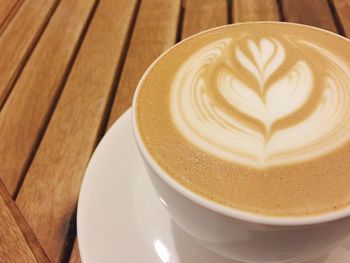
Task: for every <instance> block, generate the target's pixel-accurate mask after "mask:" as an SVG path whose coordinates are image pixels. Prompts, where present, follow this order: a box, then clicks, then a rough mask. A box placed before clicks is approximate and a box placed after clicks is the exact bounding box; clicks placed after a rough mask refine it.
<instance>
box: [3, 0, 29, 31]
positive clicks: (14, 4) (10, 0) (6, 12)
mask: <svg viewBox="0 0 350 263" xmlns="http://www.w3.org/2000/svg"><path fill="white" fill-rule="evenodd" d="M23 1H24V0H1V1H0V36H1V34H2V33H3V32H4V31H5V29H6V27H7V25H8V24H9V23H10V21H11V20H12V18H13V17H14V16H15V14H16V12H17V10H18V9H19V7H20V6H21V5H22V3H23Z"/></svg>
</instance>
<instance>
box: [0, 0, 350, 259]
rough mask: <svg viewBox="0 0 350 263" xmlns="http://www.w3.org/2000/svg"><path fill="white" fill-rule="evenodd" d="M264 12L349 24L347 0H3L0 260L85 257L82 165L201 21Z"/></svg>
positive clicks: (333, 27)
mask: <svg viewBox="0 0 350 263" xmlns="http://www.w3.org/2000/svg"><path fill="white" fill-rule="evenodd" d="M257 20H280V21H289V22H297V23H304V24H309V25H313V26H317V27H321V28H324V29H327V30H330V31H333V32H337V33H339V34H341V35H344V36H350V0H329V1H327V0H308V1H305V0H233V1H227V0H183V1H181V0H142V1H141V0H139V1H137V0H1V1H0V262H72V263H73V262H74V263H75V262H80V258H79V251H78V246H77V242H76V239H75V238H76V224H75V220H76V204H77V199H78V195H79V190H80V186H81V182H82V179H83V176H84V171H85V169H86V166H87V164H88V162H89V159H90V157H91V154H92V153H93V151H94V149H95V147H96V145H97V143H98V142H99V140H100V139H101V138H102V136H103V134H104V133H105V132H106V130H107V129H108V128H109V127H110V126H111V125H112V124H113V122H114V121H115V120H116V119H117V118H118V117H119V116H120V115H121V114H122V113H123V112H124V111H125V110H127V109H128V108H129V107H130V105H131V99H132V95H133V93H134V90H135V87H136V85H137V83H138V80H139V79H140V77H141V75H142V74H143V72H144V71H145V69H146V68H147V66H148V65H150V63H151V62H152V61H153V60H154V59H155V58H156V57H157V56H159V55H160V54H161V53H162V52H163V51H164V50H166V49H167V48H169V47H170V46H172V45H173V44H175V43H176V42H178V41H180V40H181V39H183V38H186V37H188V36H190V35H192V34H194V33H197V32H199V31H202V30H205V29H208V28H211V27H215V26H219V25H224V24H228V23H236V22H245V21H257Z"/></svg>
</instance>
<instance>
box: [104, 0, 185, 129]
mask: <svg viewBox="0 0 350 263" xmlns="http://www.w3.org/2000/svg"><path fill="white" fill-rule="evenodd" d="M179 14H180V0H148V1H141V5H140V10H139V14H138V16H137V20H136V24H135V28H134V30H133V34H132V38H131V42H130V46H129V50H128V53H127V57H126V61H125V65H124V68H123V72H122V75H121V78H120V81H119V84H118V90H117V94H116V98H115V101H114V103H113V107H112V111H111V114H110V118H109V122H108V127H110V126H111V125H112V124H113V122H114V121H115V120H116V119H117V118H118V117H119V116H120V115H121V114H122V113H123V112H124V111H126V110H127V109H128V108H129V107H130V106H131V102H132V96H133V94H134V91H135V89H136V86H137V83H138V82H139V80H140V78H141V76H142V74H143V73H144V72H145V70H146V69H147V67H148V66H149V65H150V64H151V63H152V62H153V61H154V60H155V59H156V58H157V57H158V56H159V55H160V54H161V53H162V52H163V51H164V50H166V49H167V48H169V47H171V46H172V45H173V44H174V43H175V40H176V32H177V24H178V17H179Z"/></svg>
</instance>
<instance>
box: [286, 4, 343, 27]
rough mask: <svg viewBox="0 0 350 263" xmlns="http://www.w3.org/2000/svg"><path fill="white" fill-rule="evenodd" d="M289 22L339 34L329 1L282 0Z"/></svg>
mask: <svg viewBox="0 0 350 263" xmlns="http://www.w3.org/2000/svg"><path fill="white" fill-rule="evenodd" d="M281 7H282V12H283V14H284V18H285V20H286V21H288V22H294V23H301V24H307V25H311V26H316V27H320V28H323V29H326V30H329V31H333V32H337V28H336V26H335V23H334V20H333V16H332V13H331V10H330V8H329V5H328V2H327V0H307V1H305V0H281Z"/></svg>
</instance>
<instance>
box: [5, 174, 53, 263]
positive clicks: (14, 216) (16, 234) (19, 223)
mask: <svg viewBox="0 0 350 263" xmlns="http://www.w3.org/2000/svg"><path fill="white" fill-rule="evenodd" d="M0 222H1V225H0V241H1V242H0V262H28V261H32V260H33V256H34V258H35V259H36V260H37V261H38V262H49V259H48V257H47V256H46V254H45V252H44V250H43V249H42V247H41V245H40V244H39V241H38V240H37V238H36V237H35V235H34V233H33V231H32V230H31V229H30V227H29V226H28V224H27V222H26V220H25V219H24V217H23V215H22V213H21V212H20V210H19V209H18V207H17V205H16V204H15V202H14V201H13V200H12V198H11V196H10V194H9V193H8V191H7V190H6V187H5V185H4V184H3V182H2V181H1V179H0ZM13 223H15V224H13ZM5 239H6V240H8V241H9V242H6V241H5ZM28 250H30V251H28ZM23 257H26V260H25V261H24V258H23Z"/></svg>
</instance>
